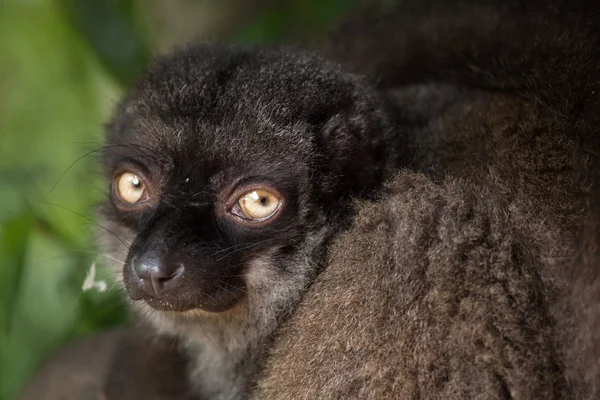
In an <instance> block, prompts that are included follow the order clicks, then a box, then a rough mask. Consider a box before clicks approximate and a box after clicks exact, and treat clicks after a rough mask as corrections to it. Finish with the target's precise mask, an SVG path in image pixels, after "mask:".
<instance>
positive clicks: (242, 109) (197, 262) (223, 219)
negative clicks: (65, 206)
mask: <svg viewBox="0 0 600 400" xmlns="http://www.w3.org/2000/svg"><path fill="white" fill-rule="evenodd" d="M381 108H382V103H381V101H380V99H379V98H378V97H377V95H376V94H374V92H373V91H371V89H370V88H369V87H368V85H366V84H365V83H364V82H363V81H362V80H361V79H359V78H357V77H354V76H351V75H348V74H345V73H343V72H342V71H341V70H340V69H339V68H338V67H337V66H335V65H334V64H330V63H328V62H326V61H324V60H323V59H321V58H319V57H317V56H315V55H311V54H306V53H302V52H295V51H289V50H284V49H272V50H257V49H240V48H236V47H218V46H216V47H215V46H198V47H193V48H189V49H186V50H183V51H179V52H177V53H175V54H172V55H170V56H167V57H164V58H162V59H160V60H158V61H157V62H156V63H155V64H154V66H153V67H152V68H151V69H150V70H149V72H148V73H147V74H146V75H145V76H144V77H142V79H141V80H140V81H139V82H137V84H136V85H134V87H133V88H132V90H131V91H130V93H129V94H128V95H127V96H126V98H125V99H124V101H123V102H122V103H121V105H120V106H119V108H118V110H117V112H116V115H115V117H114V119H113V121H112V122H111V123H110V124H109V128H108V133H107V146H106V151H105V153H104V156H103V163H104V168H105V172H106V176H107V178H108V181H109V182H110V183H109V185H110V196H108V199H107V201H106V202H105V204H103V206H102V209H101V215H102V219H103V225H104V226H105V227H106V228H107V231H111V232H113V233H116V235H115V236H112V235H111V234H109V233H108V232H106V233H105V235H104V238H103V239H104V242H105V243H106V246H108V251H109V252H112V253H113V254H115V253H118V252H120V253H121V254H120V255H115V257H116V258H123V257H124V258H125V259H124V264H123V265H122V277H123V281H124V284H125V288H126V290H127V293H128V295H129V297H130V298H131V299H132V300H134V303H135V304H137V305H138V306H140V307H142V308H144V309H146V310H147V311H152V312H155V311H156V312H158V313H159V314H162V315H164V316H166V317H167V318H168V317H169V316H170V317H173V318H176V317H181V316H184V315H188V316H191V315H194V316H198V315H205V314H212V315H213V316H214V315H219V314H221V315H223V314H227V315H231V313H235V312H236V309H239V308H244V309H246V310H247V311H250V312H252V307H260V306H262V307H269V306H270V307H271V308H272V309H275V308H282V307H283V308H285V301H284V300H282V299H283V298H284V297H285V296H286V295H283V294H282V293H283V292H284V291H286V290H291V292H294V293H295V292H299V291H301V287H304V286H306V284H307V281H308V280H309V278H310V276H311V274H312V273H313V272H314V270H315V268H316V264H318V262H317V261H318V260H316V259H315V257H317V254H318V253H319V249H321V248H322V247H323V246H324V238H325V237H326V236H327V234H328V233H330V232H331V231H332V230H335V227H336V226H339V224H340V223H341V221H343V219H344V215H346V214H347V213H348V212H349V207H348V206H349V204H350V199H351V197H353V196H362V195H365V194H368V193H370V192H371V191H372V189H373V188H374V186H376V185H377V184H378V183H379V182H380V181H381V179H382V176H383V173H384V171H385V170H386V168H387V167H388V166H390V165H391V164H393V163H395V161H394V157H395V156H394V154H397V151H396V149H391V148H390V147H393V144H391V139H390V138H391V137H392V136H393V135H394V133H393V129H392V126H391V124H390V122H389V120H388V119H387V117H386V115H385V113H383V112H382V111H381ZM116 236H119V238H117V237H116ZM122 241H125V242H127V241H130V242H131V243H122ZM125 254H126V256H125ZM290 288H293V289H290ZM291 292H290V293H291ZM265 297H269V298H271V299H272V301H273V302H274V303H273V304H271V305H268V304H262V305H259V304H258V303H260V301H261V300H258V299H260V298H265ZM277 299H279V300H277ZM253 302H254V303H253ZM278 302H279V303H278ZM275 303H277V304H275ZM241 304H246V306H245V307H239V306H240V305H241ZM148 306H149V307H148ZM200 311H201V312H200Z"/></svg>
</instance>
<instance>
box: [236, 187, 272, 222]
mask: <svg viewBox="0 0 600 400" xmlns="http://www.w3.org/2000/svg"><path fill="white" fill-rule="evenodd" d="M281 204H282V200H281V198H280V197H279V196H278V195H276V194H274V193H272V192H270V191H268V190H263V189H255V190H251V191H248V192H246V193H244V194H242V196H240V198H239V199H238V201H237V202H236V204H235V206H234V207H233V208H232V209H231V212H232V213H233V214H235V215H237V216H238V217H240V218H243V219H246V220H250V221H256V222H260V221H265V220H267V219H269V218H271V217H272V216H273V215H275V214H276V213H277V211H279V209H280V207H281Z"/></svg>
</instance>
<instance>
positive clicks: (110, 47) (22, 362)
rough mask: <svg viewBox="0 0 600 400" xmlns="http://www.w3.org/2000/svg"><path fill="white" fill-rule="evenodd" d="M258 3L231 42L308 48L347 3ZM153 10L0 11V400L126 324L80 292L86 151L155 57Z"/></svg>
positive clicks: (91, 2) (91, 255) (89, 198)
mask: <svg viewBox="0 0 600 400" xmlns="http://www.w3.org/2000/svg"><path fill="white" fill-rule="evenodd" d="M159 1H171V0H159ZM192 1H193V0H192ZM196 1H198V2H201V1H202V0H196ZM204 1H205V2H211V1H212V2H213V3H215V2H217V0H204ZM243 1H245V0H239V1H238V2H237V3H239V2H243ZM263 3H265V2H264V1H263ZM266 3H268V4H267V5H266V6H265V5H263V6H262V7H261V9H260V12H257V13H256V15H253V17H252V18H251V20H249V21H245V22H244V24H242V25H240V26H235V27H233V28H234V29H231V30H230V31H229V32H230V33H231V34H230V35H229V37H228V40H230V41H238V42H244V43H248V42H255V43H256V42H258V43H260V42H274V41H278V40H282V39H283V38H286V37H290V36H293V37H303V36H304V37H307V36H311V35H313V34H315V33H318V32H320V31H321V30H322V29H323V28H325V27H326V26H327V25H328V24H330V22H331V21H333V19H334V18H336V17H337V16H339V15H340V14H341V13H343V12H344V11H345V10H346V9H347V8H348V7H349V5H350V4H351V3H352V2H351V1H348V0H290V1H283V0H281V1H271V2H266ZM156 4H157V1H154V2H148V1H144V0H138V1H134V0H0V400H4V399H12V398H14V397H15V395H16V394H17V393H18V392H19V391H20V390H21V388H22V387H23V385H24V384H25V383H26V382H27V380H28V379H29V377H30V376H31V375H32V374H33V373H34V372H35V371H36V370H37V368H38V367H39V366H40V364H41V363H42V362H43V361H44V359H45V358H46V357H47V356H48V355H49V354H50V352H52V351H53V350H54V349H56V348H57V347H59V346H61V345H63V344H64V343H66V342H68V341H70V340H73V339H74V338H76V337H78V336H80V335H84V334H87V333H90V332H92V331H96V330H100V329H104V328H107V327H110V326H115V325H119V324H123V323H125V322H126V320H127V312H126V311H125V308H124V307H123V301H122V292H121V291H120V290H119V289H118V288H117V287H115V286H114V285H109V288H110V289H111V290H109V291H108V292H107V293H97V292H94V291H91V292H85V293H84V292H82V290H81V285H82V282H83V280H84V277H85V274H86V272H87V270H88V268H89V266H90V265H91V263H92V262H94V261H95V260H96V261H97V262H98V263H99V264H102V258H103V256H102V255H101V254H98V252H97V249H96V248H95V246H94V244H93V235H92V234H91V229H92V226H93V224H94V223H93V209H94V204H95V202H96V201H98V199H100V198H102V196H103V193H104V188H103V185H102V184H101V181H100V180H99V169H98V166H97V163H96V159H95V157H94V155H95V154H94V150H95V149H97V148H99V147H100V146H101V143H102V129H103V123H104V122H105V121H106V120H107V119H108V118H109V117H110V113H111V110H112V107H113V106H114V104H115V103H116V101H118V99H119V97H120V95H121V94H122V92H123V90H125V89H126V88H127V86H128V85H129V84H130V83H131V82H132V81H133V80H134V79H135V78H136V77H137V76H138V75H139V74H140V73H141V72H142V71H143V70H144V68H145V67H146V65H147V64H148V62H149V61H150V60H151V58H152V54H153V53H155V51H156V43H155V40H153V38H154V39H155V38H156V37H157V36H158V34H157V32H156V30H155V29H153V28H154V27H153V25H152V23H151V22H149V20H148V18H144V15H146V14H147V11H148V10H147V9H148V7H152V5H154V6H156ZM227 4H228V5H229V6H230V7H232V9H235V7H236V2H235V1H233V0H232V1H228V2H227ZM212 6H214V4H212ZM100 274H101V276H100V278H105V279H109V280H110V279H111V278H112V274H113V273H111V272H110V271H109V270H108V269H104V270H101V272H100Z"/></svg>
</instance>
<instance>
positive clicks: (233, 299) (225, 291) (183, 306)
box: [129, 279, 247, 313]
mask: <svg viewBox="0 0 600 400" xmlns="http://www.w3.org/2000/svg"><path fill="white" fill-rule="evenodd" d="M246 291H247V288H246V284H245V282H244V280H243V279H236V280H235V281H231V282H227V283H225V282H221V284H220V285H216V286H215V287H214V288H212V290H210V291H209V290H207V289H204V290H200V289H196V290H194V289H190V288H185V287H184V288H181V289H180V290H175V291H173V292H171V293H169V294H168V295H165V296H161V297H155V296H149V295H147V294H145V293H139V292H138V293H129V296H130V297H131V298H132V299H133V300H134V301H143V302H145V303H146V304H148V306H150V307H151V308H153V309H154V310H157V311H170V312H178V313H183V312H186V311H191V310H199V311H202V312H208V313H222V312H225V311H229V310H231V309H233V308H234V307H236V306H237V305H238V304H239V303H240V302H242V301H243V299H244V298H245V297H246ZM133 292H135V290H134V291H133Z"/></svg>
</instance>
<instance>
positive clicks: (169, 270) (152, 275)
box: [132, 257, 184, 297]
mask: <svg viewBox="0 0 600 400" xmlns="http://www.w3.org/2000/svg"><path fill="white" fill-rule="evenodd" d="M132 264H133V265H132V266H133V269H134V271H135V274H136V275H137V276H138V277H139V278H140V280H141V282H140V283H141V284H142V285H141V289H142V290H143V291H144V293H146V294H147V295H148V296H152V297H162V296H164V295H165V293H167V292H170V291H172V290H174V289H175V288H176V287H177V286H178V285H179V282H181V278H182V277H183V272H184V266H183V264H181V263H179V264H175V265H173V266H171V267H169V266H168V265H167V264H166V263H164V262H162V261H161V260H158V259H156V258H154V257H142V258H140V259H137V260H136V259H134V260H132Z"/></svg>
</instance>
